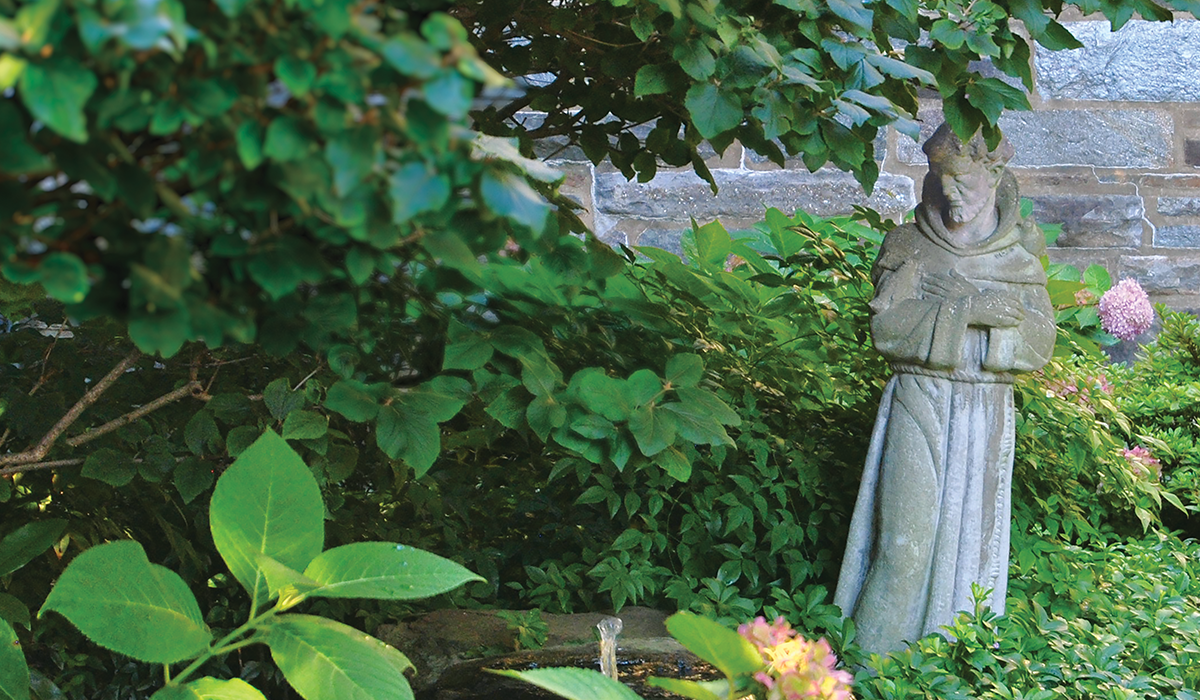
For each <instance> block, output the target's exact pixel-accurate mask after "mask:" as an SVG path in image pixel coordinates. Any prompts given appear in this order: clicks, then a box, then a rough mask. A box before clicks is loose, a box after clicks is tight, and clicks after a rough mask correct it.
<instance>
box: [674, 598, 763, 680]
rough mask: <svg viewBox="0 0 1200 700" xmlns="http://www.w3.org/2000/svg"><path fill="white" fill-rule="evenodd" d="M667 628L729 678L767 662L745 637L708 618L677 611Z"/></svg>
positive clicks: (758, 668) (748, 672) (745, 672)
mask: <svg viewBox="0 0 1200 700" xmlns="http://www.w3.org/2000/svg"><path fill="white" fill-rule="evenodd" d="M667 631H668V632H670V633H671V636H672V637H674V638H675V639H677V640H679V642H680V643H681V644H683V646H685V647H687V649H688V651H690V652H692V653H693V654H695V655H696V656H699V657H700V658H701V659H704V660H705V661H707V662H708V663H710V664H712V665H713V666H716V667H717V669H718V670H720V671H721V673H723V674H725V676H726V677H729V678H733V677H736V676H742V675H748V674H751V673H754V672H756V671H758V670H760V669H762V667H763V666H764V665H765V662H764V661H763V658H762V656H761V655H760V654H759V653H758V650H757V649H755V648H754V645H753V644H751V643H750V642H749V641H747V640H746V638H745V637H743V636H742V635H740V634H738V633H737V632H734V631H733V630H731V629H727V628H726V627H724V626H723V625H721V624H720V623H718V622H714V621H712V620H710V619H708V618H706V617H701V616H700V615H696V614H694V613H690V612H677V613H675V614H674V615H672V616H670V617H668V618H667Z"/></svg>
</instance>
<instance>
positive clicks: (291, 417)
mask: <svg viewBox="0 0 1200 700" xmlns="http://www.w3.org/2000/svg"><path fill="white" fill-rule="evenodd" d="M328 432H329V418H328V416H323V415H321V414H320V413H317V412H316V411H292V412H291V413H289V414H288V417H287V419H286V420H284V421H283V439H284V440H313V439H316V438H319V437H324V436H325V434H326V433H328Z"/></svg>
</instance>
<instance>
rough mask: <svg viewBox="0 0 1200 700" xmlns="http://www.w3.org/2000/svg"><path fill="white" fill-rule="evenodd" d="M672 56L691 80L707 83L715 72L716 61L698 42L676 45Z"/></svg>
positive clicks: (701, 43) (702, 44)
mask: <svg viewBox="0 0 1200 700" xmlns="http://www.w3.org/2000/svg"><path fill="white" fill-rule="evenodd" d="M672 56H673V57H674V58H675V60H676V61H679V66H680V67H681V68H683V71H684V72H685V73H687V74H688V75H689V76H690V77H691V78H692V79H693V80H696V81H698V82H703V81H707V80H708V79H709V78H711V77H712V74H713V73H714V72H716V70H717V59H715V58H713V55H712V52H711V51H709V50H708V48H707V47H706V46H705V45H704V43H703V42H700V41H685V42H681V43H679V44H677V45H676V46H675V49H674V51H673V52H672Z"/></svg>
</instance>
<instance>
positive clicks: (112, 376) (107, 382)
mask: <svg viewBox="0 0 1200 700" xmlns="http://www.w3.org/2000/svg"><path fill="white" fill-rule="evenodd" d="M141 356H142V353H141V352H139V351H137V350H134V351H133V352H131V353H129V354H128V355H126V356H125V358H124V359H123V360H121V361H120V362H118V363H117V366H116V367H113V368H112V369H111V370H109V372H108V374H106V375H104V378H103V379H101V380H100V381H98V382H96V385H95V386H93V387H92V388H91V389H88V391H87V393H85V394H84V395H83V396H82V397H81V398H80V399H79V400H78V401H76V402H75V405H74V406H72V407H71V410H69V411H67V413H66V415H64V416H63V417H62V418H60V419H59V421H58V422H57V423H55V424H54V427H53V428H50V431H49V432H47V433H46V434H45V435H44V436H42V439H41V440H40V441H39V442H38V444H37V445H35V446H34V447H32V448H30V449H28V450H26V451H24V452H17V453H15V454H7V455H2V456H0V466H3V465H6V464H31V463H33V462H40V461H41V460H42V458H43V457H45V456H46V453H47V452H49V451H50V448H51V447H54V443H55V442H57V441H58V438H60V437H62V434H63V433H64V432H66V430H67V428H69V427H71V424H72V423H74V422H75V421H76V420H78V419H79V416H80V415H82V414H83V412H84V411H86V410H87V409H88V407H89V406H91V405H92V404H94V403H96V400H97V399H99V398H100V395H101V394H103V393H104V392H105V391H106V390H107V389H108V388H109V387H110V386H112V385H113V383H114V382H116V381H117V380H118V379H120V378H121V375H122V374H125V371H126V370H128V369H129V368H130V367H132V366H133V363H134V362H137V361H138V358H140V357H141ZM5 472H7V470H2V471H0V474H3V473H5Z"/></svg>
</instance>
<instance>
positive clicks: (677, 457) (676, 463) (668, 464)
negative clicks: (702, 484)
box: [655, 447, 692, 481]
mask: <svg viewBox="0 0 1200 700" xmlns="http://www.w3.org/2000/svg"><path fill="white" fill-rule="evenodd" d="M655 461H656V462H657V463H658V466H660V467H662V469H663V471H665V472H666V473H667V475H668V476H670V477H671V478H672V479H675V480H676V481H687V480H688V479H690V478H692V464H691V462H689V461H688V459H687V457H686V456H685V455H684V454H683V453H682V452H680V451H679V450H677V449H676V448H674V447H668V448H667V449H665V450H663V451H662V452H659V453H658V454H657V455H655Z"/></svg>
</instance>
